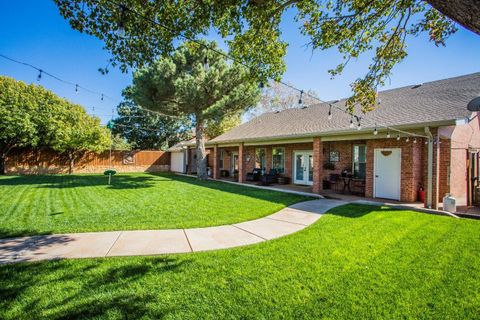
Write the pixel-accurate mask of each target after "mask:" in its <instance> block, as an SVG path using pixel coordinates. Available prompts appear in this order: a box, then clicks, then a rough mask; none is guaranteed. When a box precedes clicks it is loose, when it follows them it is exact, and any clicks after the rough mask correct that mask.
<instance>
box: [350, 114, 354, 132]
mask: <svg viewBox="0 0 480 320" xmlns="http://www.w3.org/2000/svg"><path fill="white" fill-rule="evenodd" d="M354 127H355V125H354V124H353V116H352V118H351V119H350V128H351V129H353V128H354Z"/></svg>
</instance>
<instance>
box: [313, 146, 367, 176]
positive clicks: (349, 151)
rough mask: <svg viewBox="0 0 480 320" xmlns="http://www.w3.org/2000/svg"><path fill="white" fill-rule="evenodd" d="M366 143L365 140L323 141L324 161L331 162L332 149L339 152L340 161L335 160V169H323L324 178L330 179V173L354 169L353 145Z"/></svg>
mask: <svg viewBox="0 0 480 320" xmlns="http://www.w3.org/2000/svg"><path fill="white" fill-rule="evenodd" d="M365 144H366V142H365V140H356V141H329V142H323V162H324V163H327V162H329V160H330V152H331V151H336V152H338V155H339V161H338V162H333V163H334V164H335V169H334V170H327V169H324V170H323V175H322V180H323V179H325V180H328V178H329V177H330V174H341V172H342V171H343V170H345V169H348V170H352V157H353V146H354V145H365ZM322 166H323V164H322Z"/></svg>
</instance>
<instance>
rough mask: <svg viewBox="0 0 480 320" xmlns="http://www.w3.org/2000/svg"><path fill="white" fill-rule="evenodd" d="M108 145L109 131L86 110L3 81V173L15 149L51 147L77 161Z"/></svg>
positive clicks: (0, 85)
mask: <svg viewBox="0 0 480 320" xmlns="http://www.w3.org/2000/svg"><path fill="white" fill-rule="evenodd" d="M109 145H110V139H109V133H108V130H106V129H105V128H102V127H101V126H100V120H99V119H98V118H93V117H91V116H90V115H88V114H87V113H86V111H85V109H83V107H81V106H79V105H75V104H72V103H70V102H68V101H67V100H65V99H62V98H60V97H58V96H57V95H55V94H54V93H53V92H51V91H49V90H46V89H45V88H43V87H41V86H38V85H34V84H30V85H27V84H25V83H24V82H21V81H17V80H15V79H12V78H8V77H0V172H1V173H3V171H4V161H5V158H6V156H7V155H8V153H9V152H10V151H11V150H12V149H13V148H19V147H50V148H52V149H54V150H56V151H59V152H61V153H63V152H67V153H69V155H70V154H71V155H72V157H74V155H75V154H77V153H79V152H83V151H87V150H88V151H102V150H103V149H105V148H107V147H108V146H109ZM71 164H72V165H73V160H72V163H71Z"/></svg>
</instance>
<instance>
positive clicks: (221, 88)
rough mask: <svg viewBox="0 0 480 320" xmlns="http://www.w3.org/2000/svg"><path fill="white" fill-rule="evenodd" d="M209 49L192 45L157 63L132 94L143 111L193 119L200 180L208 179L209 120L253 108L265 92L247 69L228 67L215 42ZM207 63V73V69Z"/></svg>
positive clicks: (138, 78)
mask: <svg viewBox="0 0 480 320" xmlns="http://www.w3.org/2000/svg"><path fill="white" fill-rule="evenodd" d="M204 44H205V46H208V47H209V48H210V49H209V50H207V49H205V48H204V47H200V46H198V44H196V43H191V42H187V43H185V44H184V45H182V46H181V47H180V48H179V49H178V50H176V51H175V52H174V53H173V54H172V56H169V57H164V58H161V59H159V60H158V61H155V62H153V63H152V64H151V65H150V66H149V67H145V68H141V69H139V70H138V71H136V72H135V73H134V75H133V85H132V87H131V88H129V89H128V90H129V94H130V95H131V97H132V99H133V101H135V103H137V104H138V105H139V106H141V107H142V108H146V109H149V110H154V111H158V112H160V113H162V114H164V115H167V116H170V117H174V118H177V119H184V118H188V119H192V120H193V121H194V123H195V134H196V141H197V143H196V144H197V152H196V155H197V175H198V177H199V178H201V179H205V178H207V170H206V166H207V163H206V152H205V135H204V129H205V127H206V125H207V122H208V121H215V120H217V119H223V118H226V117H230V116H231V115H233V114H236V113H240V112H243V111H245V110H248V109H249V108H251V107H253V106H254V105H255V104H256V102H257V101H258V98H259V93H260V90H259V89H258V85H257V84H256V83H255V82H252V81H251V78H250V77H249V73H248V72H247V70H246V69H245V68H243V67H241V66H239V65H237V64H229V63H228V62H227V61H226V60H225V58H224V57H223V56H222V55H218V54H213V53H212V50H219V49H218V48H217V46H216V43H214V42H210V43H208V42H205V43H204ZM206 58H207V59H208V68H207V67H205V66H204V62H205V59H206Z"/></svg>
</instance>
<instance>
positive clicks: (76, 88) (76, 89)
mask: <svg viewBox="0 0 480 320" xmlns="http://www.w3.org/2000/svg"><path fill="white" fill-rule="evenodd" d="M75 93H78V84H76V85H75Z"/></svg>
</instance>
